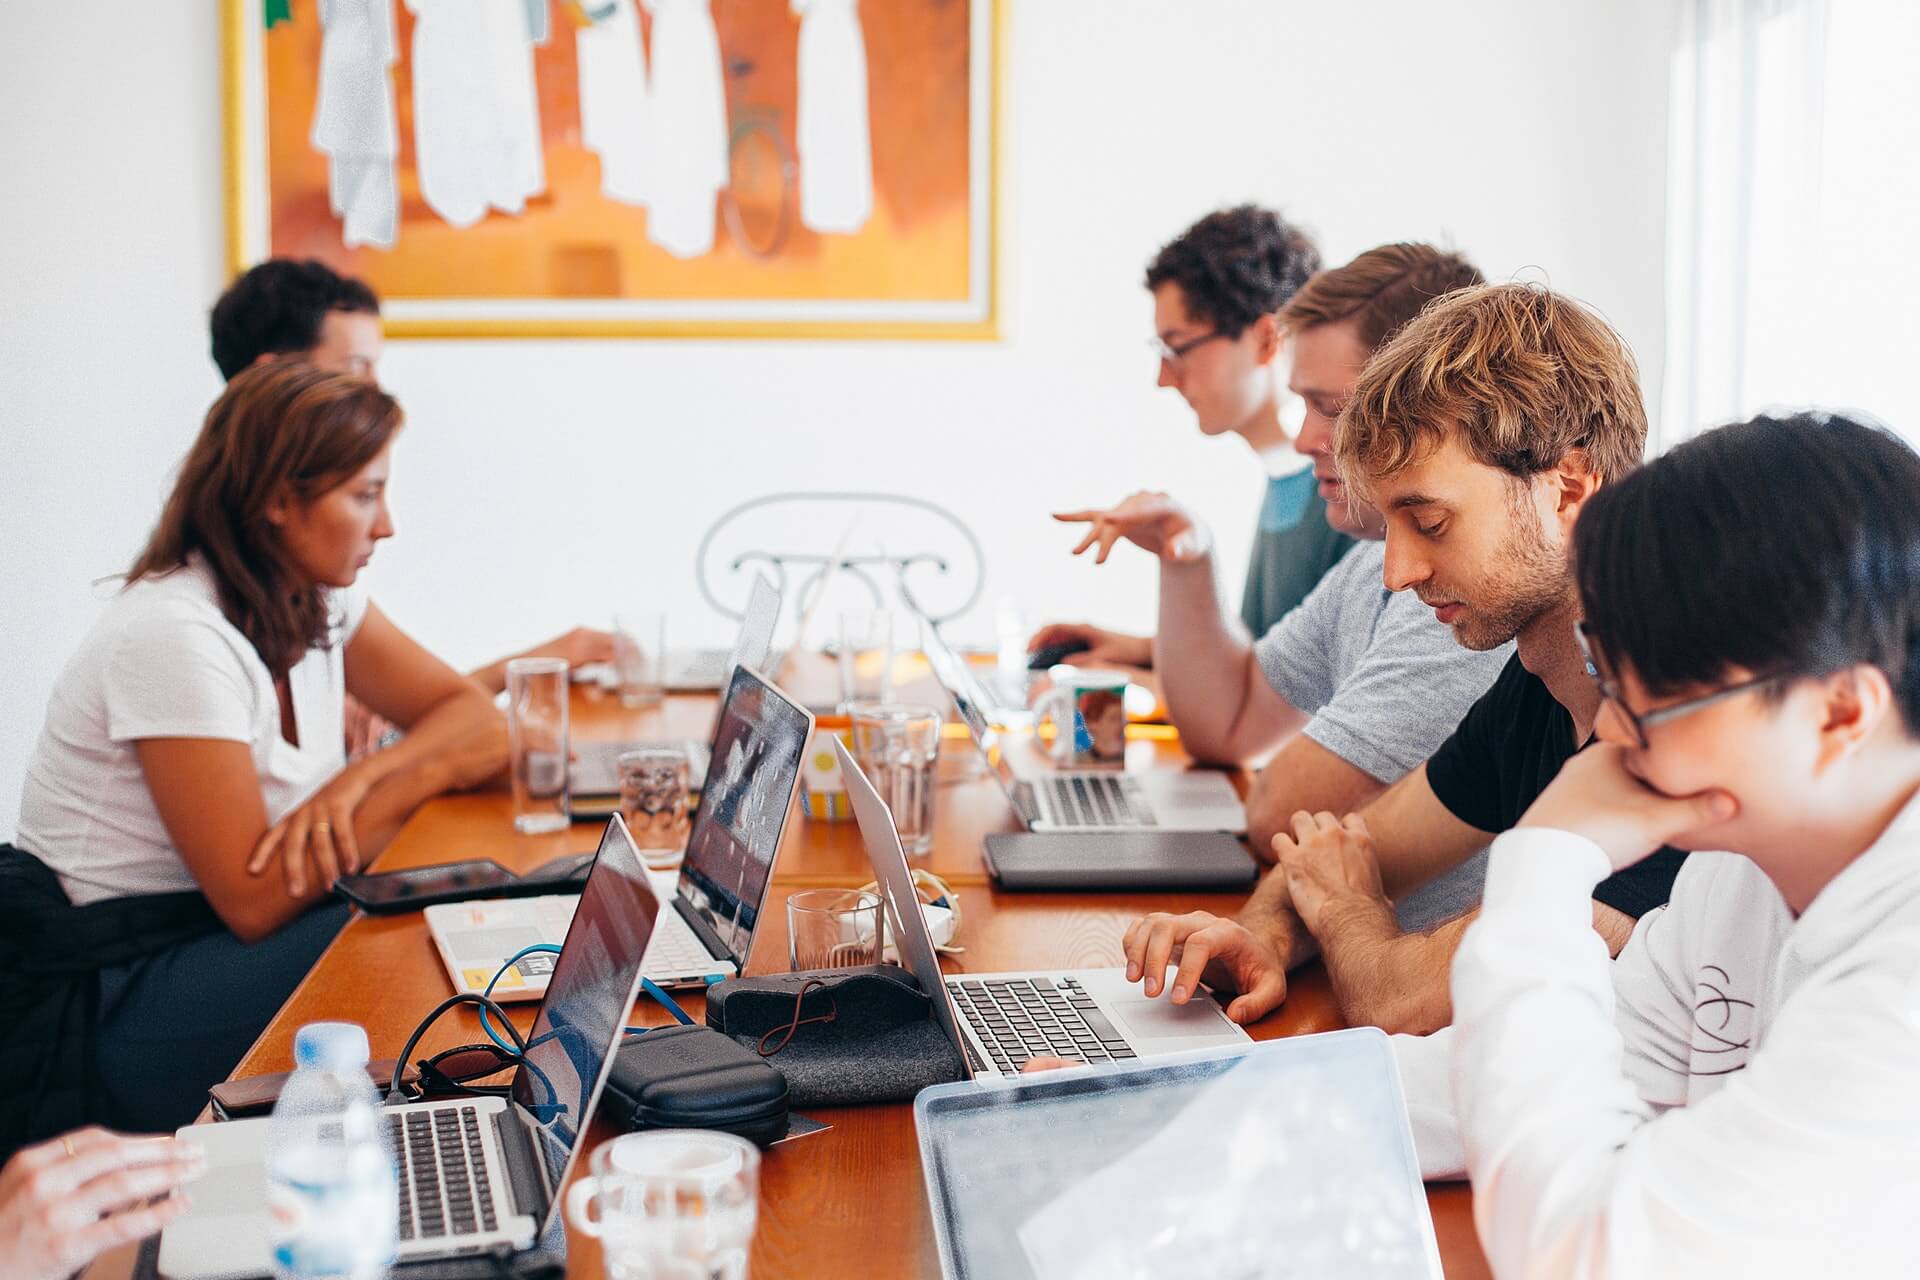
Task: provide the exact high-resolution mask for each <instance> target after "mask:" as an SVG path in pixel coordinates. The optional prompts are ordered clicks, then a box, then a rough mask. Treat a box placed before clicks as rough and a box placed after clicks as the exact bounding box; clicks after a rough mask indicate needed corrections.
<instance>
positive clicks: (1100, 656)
mask: <svg viewBox="0 0 1920 1280" xmlns="http://www.w3.org/2000/svg"><path fill="white" fill-rule="evenodd" d="M1318 270H1320V251H1319V250H1318V249H1317V248H1315V247H1314V244H1313V241H1312V240H1310V239H1309V238H1308V237H1307V234H1306V233H1305V232H1304V231H1302V230H1300V228H1298V227H1296V226H1294V225H1293V224H1291V223H1289V222H1288V221H1287V220H1286V219H1285V218H1283V217H1281V216H1280V214H1278V213H1276V212H1274V211H1273V210H1271V209H1263V208H1260V207H1259V206H1258V205H1251V204H1243V205H1239V206H1236V207H1235V208H1231V209H1221V210H1218V211H1217V212H1214V213H1210V214H1208V215H1207V216H1206V217H1204V218H1202V219H1200V221H1198V222H1196V223H1194V224H1193V225H1192V226H1191V227H1188V228H1187V229H1186V230H1185V231H1183V232H1181V233H1180V235H1179V236H1177V237H1176V238H1175V239H1173V240H1172V241H1171V242H1170V243H1168V244H1167V245H1166V246H1165V247H1164V248H1162V249H1161V250H1160V252H1159V253H1157V254H1155V255H1154V257H1153V261H1152V262H1150V263H1148V264H1147V274H1146V286H1147V289H1148V290H1149V291H1150V292H1151V293H1152V294H1153V328H1154V346H1155V348H1156V349H1157V350H1158V351H1159V354H1160V385H1161V386H1163V387H1172V388H1173V389H1174V390H1175V391H1178V392H1179V393H1180V395H1181V398H1182V399H1184V400H1185V401H1186V402H1187V404H1188V405H1189V406H1190V407H1191V408H1192V409H1193V415H1194V420H1195V422H1196V423H1197V425H1198V426H1199V428H1200V430H1201V432H1202V433H1203V434H1205V435H1209V436H1218V435H1225V434H1227V433H1229V432H1231V433H1232V434H1234V435H1237V436H1239V437H1240V438H1241V439H1242V440H1245V441H1246V442H1247V446H1248V447H1249V448H1251V449H1252V450H1253V451H1254V453H1255V455H1256V456H1258V457H1259V459H1260V462H1261V465H1262V466H1264V467H1265V468H1266V471H1267V476H1268V480H1267V494H1266V499H1265V501H1264V502H1263V503H1262V504H1261V507H1260V521H1259V527H1258V528H1257V529H1256V530H1255V532H1254V543H1253V556H1252V559H1251V560H1250V561H1249V563H1248V565H1247V583H1246V589H1245V591H1244V592H1243V594H1242V596H1241V602H1240V619H1241V621H1242V622H1244V623H1246V625H1247V630H1248V631H1250V632H1251V633H1252V634H1254V635H1256V636H1258V635H1264V634H1266V631H1267V628H1269V627H1271V626H1272V625H1273V624H1274V623H1275V622H1277V621H1279V620H1280V619H1281V618H1282V617H1284V616H1285V615H1286V613H1287V612H1288V611H1289V610H1290V609H1292V608H1293V607H1294V606H1295V605H1297V604H1299V603H1300V602H1301V601H1302V600H1304V599H1305V598H1306V596H1307V593H1308V592H1310V591H1312V590H1313V588H1314V585H1315V584H1316V583H1318V582H1319V581H1320V578H1321V575H1322V574H1324V573H1326V571H1327V570H1328V569H1330V568H1332V567H1333V565H1334V563H1335V562H1336V561H1338V560H1339V559H1340V557H1341V556H1342V555H1344V554H1346V551H1347V548H1349V547H1351V546H1352V545H1353V539H1352V538H1351V537H1349V536H1348V535H1347V534H1345V533H1343V532H1341V531H1340V530H1338V529H1335V528H1333V527H1332V526H1331V525H1329V524H1328V522H1327V519H1326V503H1325V501H1324V500H1322V498H1321V497H1320V494H1319V492H1318V490H1317V488H1316V486H1315V484H1314V478H1313V460H1312V459H1311V458H1309V457H1308V456H1306V455H1305V454H1303V453H1301V452H1300V451H1299V450H1297V449H1295V448H1294V444H1293V434H1292V433H1291V432H1290V431H1288V429H1287V427H1286V426H1285V424H1283V423H1282V422H1281V420H1280V405H1281V386H1280V379H1279V377H1278V376H1277V373H1276V371H1277V370H1278V368H1279V367H1280V359H1279V358H1280V355H1281V353H1282V352H1283V351H1284V350H1285V349H1286V331H1285V329H1284V328H1283V327H1282V325H1281V323H1280V309H1281V308H1282V307H1284V306H1285V305H1286V304H1287V301H1288V300H1289V299H1290V298H1292V297H1293V295H1294V293H1295V292H1297V291H1298V290H1299V288H1300V286H1301V285H1303V284H1305V283H1306V282H1307V280H1308V278H1309V277H1311V276H1312V275H1313V274H1314V273H1315V272H1316V271H1318ZM1056 645H1068V646H1073V645H1085V646H1086V648H1085V650H1084V651H1083V652H1081V653H1079V654H1076V655H1074V656H1073V658H1072V659H1071V660H1072V661H1074V662H1076V663H1082V664H1086V665H1090V666H1099V667H1113V666H1125V667H1150V666H1152V665H1153V640H1152V638H1151V637H1149V636H1131V635H1122V634H1120V633H1119V632H1114V631H1108V630H1105V629H1103V628H1100V627H1093V626H1085V625H1078V624H1073V625H1068V624H1054V625H1052V626H1048V627H1044V628H1042V629H1041V631H1040V632H1039V633H1038V634H1036V635H1035V636H1034V637H1033V641H1032V647H1033V648H1034V649H1035V650H1039V649H1044V648H1048V647H1051V646H1056Z"/></svg>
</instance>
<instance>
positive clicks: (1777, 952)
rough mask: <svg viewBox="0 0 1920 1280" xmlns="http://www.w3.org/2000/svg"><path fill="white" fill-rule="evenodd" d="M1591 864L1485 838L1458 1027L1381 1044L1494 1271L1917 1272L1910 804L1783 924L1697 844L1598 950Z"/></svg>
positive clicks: (1544, 842) (1917, 1077) (1591, 852)
mask: <svg viewBox="0 0 1920 1280" xmlns="http://www.w3.org/2000/svg"><path fill="white" fill-rule="evenodd" d="M1609 870H1610V868H1609V866H1608V863H1607V859H1606V857H1605V855H1604V854H1603V853H1602V852H1601V851H1600V849H1599V848H1598V847H1597V846H1596V845H1594V844H1593V843H1592V842H1591V841H1589V840H1587V839H1585V838H1584V837H1582V836H1578V835H1574V834H1571V833H1568V832H1563V831H1543V830H1537V829H1528V830H1516V831H1511V832H1508V833H1506V834H1505V835H1502V836H1501V837H1500V838H1499V839H1498V840H1496V841H1495V842H1494V845H1493V854H1492V858H1491V861H1490V864H1489V868H1488V872H1487V882H1486V897H1485V902H1484V905H1483V909H1482V914H1481V918H1480V919H1479V920H1478V921H1477V922H1476V923H1475V924H1474V925H1473V927H1472V928H1470V929H1469V930H1468V932H1467V935H1466V937H1465V939H1464V940H1463V942H1462V944H1461V947H1460V950H1459V953H1458V955H1457V956H1456V957H1455V960H1454V967H1453V1006H1454V1026H1453V1027H1452V1028H1450V1029H1449V1031H1448V1032H1443V1033H1441V1034H1439V1035H1436V1036H1431V1037H1425V1038H1414V1037H1406V1036H1397V1037H1395V1048H1396V1052H1397V1054H1398V1056H1399V1060H1400V1066H1401V1071H1402V1076H1403V1079H1404V1082H1405V1085H1406V1088H1407V1092H1408V1098H1409V1104H1410V1109H1411V1112H1412V1115H1413V1119H1414V1124H1415V1133H1416V1140H1417V1143H1418V1145H1419V1147H1420V1151H1421V1163H1422V1167H1423V1170H1424V1171H1425V1172H1426V1174H1427V1175H1428V1176H1429V1177H1444V1176H1448V1175H1457V1174H1458V1173H1459V1172H1460V1171H1461V1168H1462V1166H1463V1164H1464V1169H1465V1171H1466V1172H1467V1173H1468V1174H1469V1175H1470V1176H1471V1178H1472V1180H1473V1184H1474V1217H1475V1219H1476V1222H1477V1224H1478V1226H1479V1232H1480V1240H1481V1243H1482V1245H1483V1246H1484V1247H1485V1249H1486V1251H1487V1256H1488V1258H1489V1260H1490V1261H1491V1262H1492V1264H1493V1268H1494V1271H1495V1273H1496V1274H1498V1275H1500V1276H1503V1277H1512V1276H1633V1277H1643V1276H1666V1275H1674V1276H1679V1275H1685V1276H1702V1275H1741V1276H1768V1275H1787V1274H1795V1275H1808V1274H1819V1275H1914V1274H1920V801H1917V802H1916V803H1915V804H1912V805H1909V806H1908V808H1907V809H1906V810H1905V811H1904V812H1903V813H1902V814H1901V815H1900V816H1899V818H1898V819H1896V820H1895V821H1894V822H1893V823H1892V824H1891V825H1890V826H1889V827H1888V829H1887V830H1886V831H1885V832H1884V833H1883V834H1882V836H1881V838H1880V840H1879V841H1878V842H1876V843H1875V844H1874V845H1873V846H1872V847H1871V848H1869V849H1868V850H1867V851H1866V852H1865V853H1863V854H1862V855H1861V856H1860V857H1859V858H1858V859H1856V860H1855V861H1854V862H1853V864H1852V865H1851V866H1849V867H1848V868H1847V869H1846V870H1845V871H1843V872H1842V873H1841V874H1840V875H1839V876H1837V877H1835V878H1834V880H1833V881H1832V882H1831V883H1830V884H1829V885H1828V886H1827V887H1826V889H1825V890H1824V891H1823V892H1822V893H1821V894H1820V895H1819V897H1818V898H1816V899H1815V900H1814V902H1813V903H1812V904H1811V905H1810V906H1809V907H1808V908H1807V910H1806V912H1805V913H1804V914H1802V915H1801V916H1800V918H1799V919H1798V920H1795V919H1794V918H1793V916H1792V913H1791V912H1790V911H1789V910H1788V909H1787V906H1786V903H1785V902H1784V901H1783V900H1782V899H1781V896H1780V894H1779V891H1778V890H1777V889H1775V888H1774V886H1773V883H1772V881H1770V880H1769V879H1767V877H1766V876H1765V875H1764V874H1763V873H1762V872H1761V870H1760V869H1759V868H1758V867H1757V866H1755V865H1754V864H1753V863H1752V862H1750V861H1748V860H1747V859H1746V858H1743V857H1740V856H1739V855H1736V854H1696V855H1694V856H1693V857H1691V858H1689V859H1688V860H1687V863H1686V866H1685V868H1684V869H1683V870H1682V871H1681V873H1680V876H1679V878H1678V879H1677V880H1676V881H1675V883H1674V887H1673V897H1672V900H1671V902H1670V903H1669V904H1668V906H1666V907H1665V908H1663V909H1661V910H1659V911H1656V912H1652V913H1649V914H1648V915H1647V916H1645V917H1643V918H1642V919H1641V921H1640V923H1639V925H1638V927H1637V928H1636V929H1635V930H1634V934H1633V937H1632V938H1631V939H1630V940H1629V942H1628V943H1627V946H1626V948H1625V949H1624V950H1622V952H1621V953H1620V957H1619V959H1618V960H1616V961H1613V962H1612V963H1611V964H1610V963H1609V962H1608V958H1607V952H1606V948H1605V946H1604V945H1603V944H1602V942H1601V940H1600V938H1599V936H1598V935H1597V934H1595V933H1594V932H1593V930H1592V928H1591V927H1590V919H1591V912H1592V906H1591V897H1592V891H1593V887H1594V885H1595V884H1597V883H1598V882H1599V881H1600V880H1601V879H1602V878H1604V877H1605V876H1606V875H1607V874H1608V872H1609ZM1449 1068H1450V1074H1451V1084H1452V1087H1451V1091H1450V1097H1451V1102H1452V1104H1453V1105H1452V1107H1451V1108H1449V1106H1448V1102H1449V1090H1448V1087H1447V1086H1448V1075H1449ZM1456 1118H1457V1128H1456ZM1463 1148H1464V1150H1463ZM1463 1156H1464V1160H1463Z"/></svg>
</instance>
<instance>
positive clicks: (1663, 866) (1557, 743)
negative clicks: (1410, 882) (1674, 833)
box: [1427, 654, 1687, 919]
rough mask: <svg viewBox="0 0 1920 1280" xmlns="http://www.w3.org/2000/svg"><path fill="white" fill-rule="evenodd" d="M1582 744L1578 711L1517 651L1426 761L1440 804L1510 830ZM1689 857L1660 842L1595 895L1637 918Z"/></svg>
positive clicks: (1659, 898)
mask: <svg viewBox="0 0 1920 1280" xmlns="http://www.w3.org/2000/svg"><path fill="white" fill-rule="evenodd" d="M1576 749H1577V748H1576V747H1575V746H1574V742H1573V716H1572V715H1570V714H1569V713H1568V711H1567V709H1566V708H1565V707H1563V706H1561V705H1560V704H1559V702H1557V701H1556V700H1555V699H1554V696H1553V694H1551V693H1549V692H1548V691H1547V686H1546V683H1545V682H1544V681H1543V680H1541V679H1540V677H1539V676H1536V675H1534V674H1533V672H1531V671H1529V670H1527V669H1526V668H1525V667H1523V666H1521V665H1520V655H1518V654H1515V655H1514V656H1513V657H1512V658H1509V659H1508V660H1507V665H1506V667H1505V669H1503V670H1502V671H1501V672H1500V678H1499V679H1498V680H1495V681H1494V682H1493V688H1491V689H1489V690H1487V691H1486V692H1485V693H1484V694H1482V695H1481V696H1480V700H1479V701H1478V702H1476V703H1474V704H1473V705H1472V706H1471V707H1469V708H1468V709H1467V715H1466V718H1465V719H1464V720H1462V721H1461V722H1460V727H1459V728H1457V729H1455V730H1454V731H1453V734H1452V736H1450V737H1449V738H1448V739H1447V740H1446V741H1445V742H1443V743H1441V744H1440V749H1439V750H1438V751H1436V752H1434V753H1433V758H1432V759H1430V760H1428V761H1427V782H1428V784H1429V785H1430V786H1432V787H1433V794H1434V795H1436V796H1438V797H1440V803H1441V804H1444V805H1445V806H1447V809H1448V810H1449V811H1450V812H1451V813H1452V814H1453V816H1454V817H1456V818H1458V819H1460V821H1462V822H1464V823H1466V824H1467V825H1468V826H1470V827H1478V828H1479V829H1480V830H1482V831H1493V832H1500V831H1506V830H1508V829H1509V828H1511V827H1512V826H1513V825H1514V824H1515V823H1517V822H1519V821H1520V818H1521V815H1523V814H1524V813H1526V811H1527V807H1528V806H1529V805H1531V804H1532V803H1533V802H1534V800H1535V799H1536V798H1537V797H1538V796H1539V795H1540V793H1541V792H1542V791H1545V790H1546V789H1547V784H1548V783H1549V782H1552V781H1553V779H1554V775H1555V774H1557V773H1559V772H1560V766H1561V765H1563V764H1565V763H1566V762H1567V761H1568V760H1570V759H1571V758H1572V757H1573V753H1574V751H1575V750H1576ZM1686 856H1687V855H1686V854H1684V853H1682V852H1681V851H1680V850H1678V849H1674V848H1668V847H1662V848H1660V849H1658V850H1656V851H1655V852H1654V853H1653V854H1652V855H1651V856H1649V857H1647V858H1646V859H1644V860H1642V861H1640V862H1637V863H1635V864H1634V865H1633V866H1631V867H1628V868H1627V869H1626V870H1625V871H1616V872H1614V873H1613V874H1612V875H1610V876H1608V877H1607V878H1606V879H1605V880H1602V881H1601V882H1600V884H1599V886H1598V887H1597V888H1595V889H1594V891H1593V897H1594V901H1596V902H1604V903H1606V904H1607V905H1608V906H1610V907H1612V908H1614V909H1615V910H1616V911H1623V912H1625V913H1626V914H1627V915H1630V916H1633V917H1634V918H1635V919H1638V918H1639V917H1640V916H1643V915H1645V914H1646V913H1647V912H1649V911H1651V910H1653V909H1654V908H1655V907H1658V906H1663V905H1665V903H1666V901H1667V898H1668V896H1669V895H1671V894H1672V892H1673V878H1674V877H1675V876H1676V875H1679V874H1680V863H1681V860H1682V859H1684V858H1685V857H1686Z"/></svg>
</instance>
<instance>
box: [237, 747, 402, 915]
mask: <svg viewBox="0 0 1920 1280" xmlns="http://www.w3.org/2000/svg"><path fill="white" fill-rule="evenodd" d="M371 789H372V779H371V777H370V776H369V773H368V770H367V769H366V767H365V766H364V765H363V764H350V765H348V766H347V767H346V768H345V769H342V770H341V771H340V772H339V773H338V774H336V775H335V776H334V777H333V779H332V780H331V781H329V782H328V783H326V785H324V786H322V787H321V788H320V789H319V790H318V791H316V792H314V793H313V794H312V795H310V796H308V797H307V798H306V799H305V800H303V801H302V802H301V803H299V804H298V805H295V806H294V807H293V808H292V809H291V810H289V811H288V812H287V813H286V814H285V815H284V816H283V817H282V818H281V819H280V821H278V822H276V823H274V824H273V825H272V826H270V827H268V828H267V831H266V834H265V835H263V836H261V837H260V840H259V843H257V844H255V845H254V847H253V853H252V855H251V856H250V857H248V859H247V874H248V875H255V876H257V875H259V874H261V873H262V872H264V871H265V870H266V869H267V866H268V864H269V863H271V862H272V861H273V859H274V858H275V857H278V858H279V859H280V867H281V871H282V872H283V873H284V874H285V876H286V881H287V892H288V894H290V895H291V896H293V897H295V898H298V897H301V896H303V895H304V894H305V893H306V892H307V886H308V885H309V884H314V885H317V886H318V887H319V888H320V889H321V890H322V891H325V890H327V889H331V888H332V887H333V882H334V881H335V880H338V879H339V878H340V877H341V876H342V875H343V874H346V875H351V874H352V873H354V872H356V871H358V870H359V869H360V847H359V845H358V844H357V843H356V842H355V841H354V837H353V816H354V812H355V811H356V810H358V809H359V807H360V802H361V801H362V800H365V799H366V798H367V792H368V791H369V790H371Z"/></svg>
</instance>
